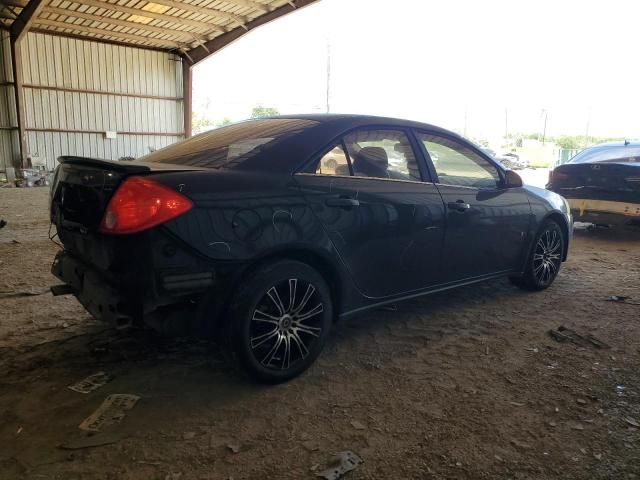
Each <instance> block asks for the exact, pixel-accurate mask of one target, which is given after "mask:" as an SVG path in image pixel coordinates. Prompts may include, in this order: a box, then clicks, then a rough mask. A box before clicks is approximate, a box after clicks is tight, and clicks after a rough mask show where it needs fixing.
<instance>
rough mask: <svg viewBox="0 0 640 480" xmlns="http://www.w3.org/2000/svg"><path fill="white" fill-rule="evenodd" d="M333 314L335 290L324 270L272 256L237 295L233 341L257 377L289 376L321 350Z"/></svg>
mask: <svg viewBox="0 0 640 480" xmlns="http://www.w3.org/2000/svg"><path fill="white" fill-rule="evenodd" d="M332 319H333V305H332V299H331V293H330V290H329V287H328V286H327V283H326V282H325V280H324V278H322V275H320V274H319V273H318V272H317V271H316V270H315V269H313V268H312V267H310V266H309V265H307V264H304V263H302V262H298V261H294V260H280V261H276V262H272V263H269V264H265V265H263V266H261V267H260V268H258V269H257V270H255V271H254V272H252V273H251V274H250V276H249V277H248V278H247V279H245V280H244V281H243V282H242V285H241V286H240V288H239V290H238V292H237V293H236V295H235V296H234V300H233V302H232V305H231V309H230V319H229V321H230V322H231V325H230V327H231V340H232V345H233V347H234V350H235V352H236V353H237V355H238V358H239V360H240V362H241V364H242V366H243V367H244V369H245V370H246V371H247V372H248V373H249V375H251V376H252V377H253V378H254V379H256V380H258V381H260V382H263V383H280V382H285V381H287V380H289V379H291V378H293V377H296V376H297V375H299V374H300V373H302V372H303V371H305V370H306V369H307V368H309V366H311V364H312V363H313V362H314V361H315V360H316V358H317V357H318V355H320V352H321V351H322V348H323V347H324V344H325V342H326V339H327V336H328V334H329V330H330V328H331V324H332Z"/></svg>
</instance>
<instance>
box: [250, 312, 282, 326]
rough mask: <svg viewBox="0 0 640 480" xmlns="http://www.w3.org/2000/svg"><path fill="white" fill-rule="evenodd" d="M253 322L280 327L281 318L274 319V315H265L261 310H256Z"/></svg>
mask: <svg viewBox="0 0 640 480" xmlns="http://www.w3.org/2000/svg"><path fill="white" fill-rule="evenodd" d="M252 320H253V321H256V322H263V323H270V324H272V325H278V323H279V321H280V318H279V317H274V316H273V315H269V314H268V313H264V312H262V311H260V310H255V311H254V312H253V317H252Z"/></svg>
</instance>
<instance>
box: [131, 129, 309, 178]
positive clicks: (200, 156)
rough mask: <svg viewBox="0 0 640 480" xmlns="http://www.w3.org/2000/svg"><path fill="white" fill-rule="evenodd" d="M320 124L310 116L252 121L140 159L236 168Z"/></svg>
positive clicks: (190, 139) (194, 138) (175, 145)
mask: <svg viewBox="0 0 640 480" xmlns="http://www.w3.org/2000/svg"><path fill="white" fill-rule="evenodd" d="M316 125H318V122H316V121H314V120H308V119H292V118H266V119H262V120H250V121H246V122H242V123H236V124H234V125H229V126H227V127H222V128H218V129H215V130H211V131H209V132H205V133H201V134H200V135H196V136H195V137H192V138H189V139H188V140H185V141H183V142H180V143H176V144H173V145H170V146H168V147H165V148H163V149H161V150H158V151H156V152H153V153H150V154H149V155H146V156H144V157H141V158H140V159H139V160H140V161H141V162H157V163H170V164H174V165H185V166H191V167H204V168H222V167H225V168H233V167H234V166H237V165H240V164H242V163H244V162H246V161H247V160H257V157H260V156H261V154H263V153H265V152H266V151H268V150H270V149H272V148H273V147H275V146H277V145H279V144H281V143H282V142H284V141H285V140H287V139H290V138H292V137H294V136H295V135H297V134H299V133H302V132H303V131H305V130H306V129H308V128H311V127H314V126H316ZM265 157H266V156H265Z"/></svg>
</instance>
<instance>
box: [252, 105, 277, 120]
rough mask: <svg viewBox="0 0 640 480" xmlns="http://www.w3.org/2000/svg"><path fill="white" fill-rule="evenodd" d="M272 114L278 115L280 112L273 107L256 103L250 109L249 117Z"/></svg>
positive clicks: (270, 115)
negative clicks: (256, 104)
mask: <svg viewBox="0 0 640 480" xmlns="http://www.w3.org/2000/svg"><path fill="white" fill-rule="evenodd" d="M274 115H280V112H279V111H278V109H277V108H275V107H263V106H262V105H258V106H256V107H253V110H251V118H264V117H273V116H274Z"/></svg>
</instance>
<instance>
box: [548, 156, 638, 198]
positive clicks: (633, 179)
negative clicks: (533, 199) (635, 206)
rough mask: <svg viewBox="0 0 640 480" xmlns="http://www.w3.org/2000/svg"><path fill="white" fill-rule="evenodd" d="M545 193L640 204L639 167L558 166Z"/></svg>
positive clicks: (585, 164) (599, 163) (613, 164)
mask: <svg viewBox="0 0 640 480" xmlns="http://www.w3.org/2000/svg"><path fill="white" fill-rule="evenodd" d="M548 188H549V190H552V191H554V192H557V193H559V194H561V195H563V196H564V197H567V198H598V199H606V200H617V201H635V202H638V201H640V164H637V163H610V162H592V163H576V164H571V163H569V164H565V165H560V166H559V167H557V168H556V169H555V170H553V172H552V174H551V177H550V181H549V185H548Z"/></svg>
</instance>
